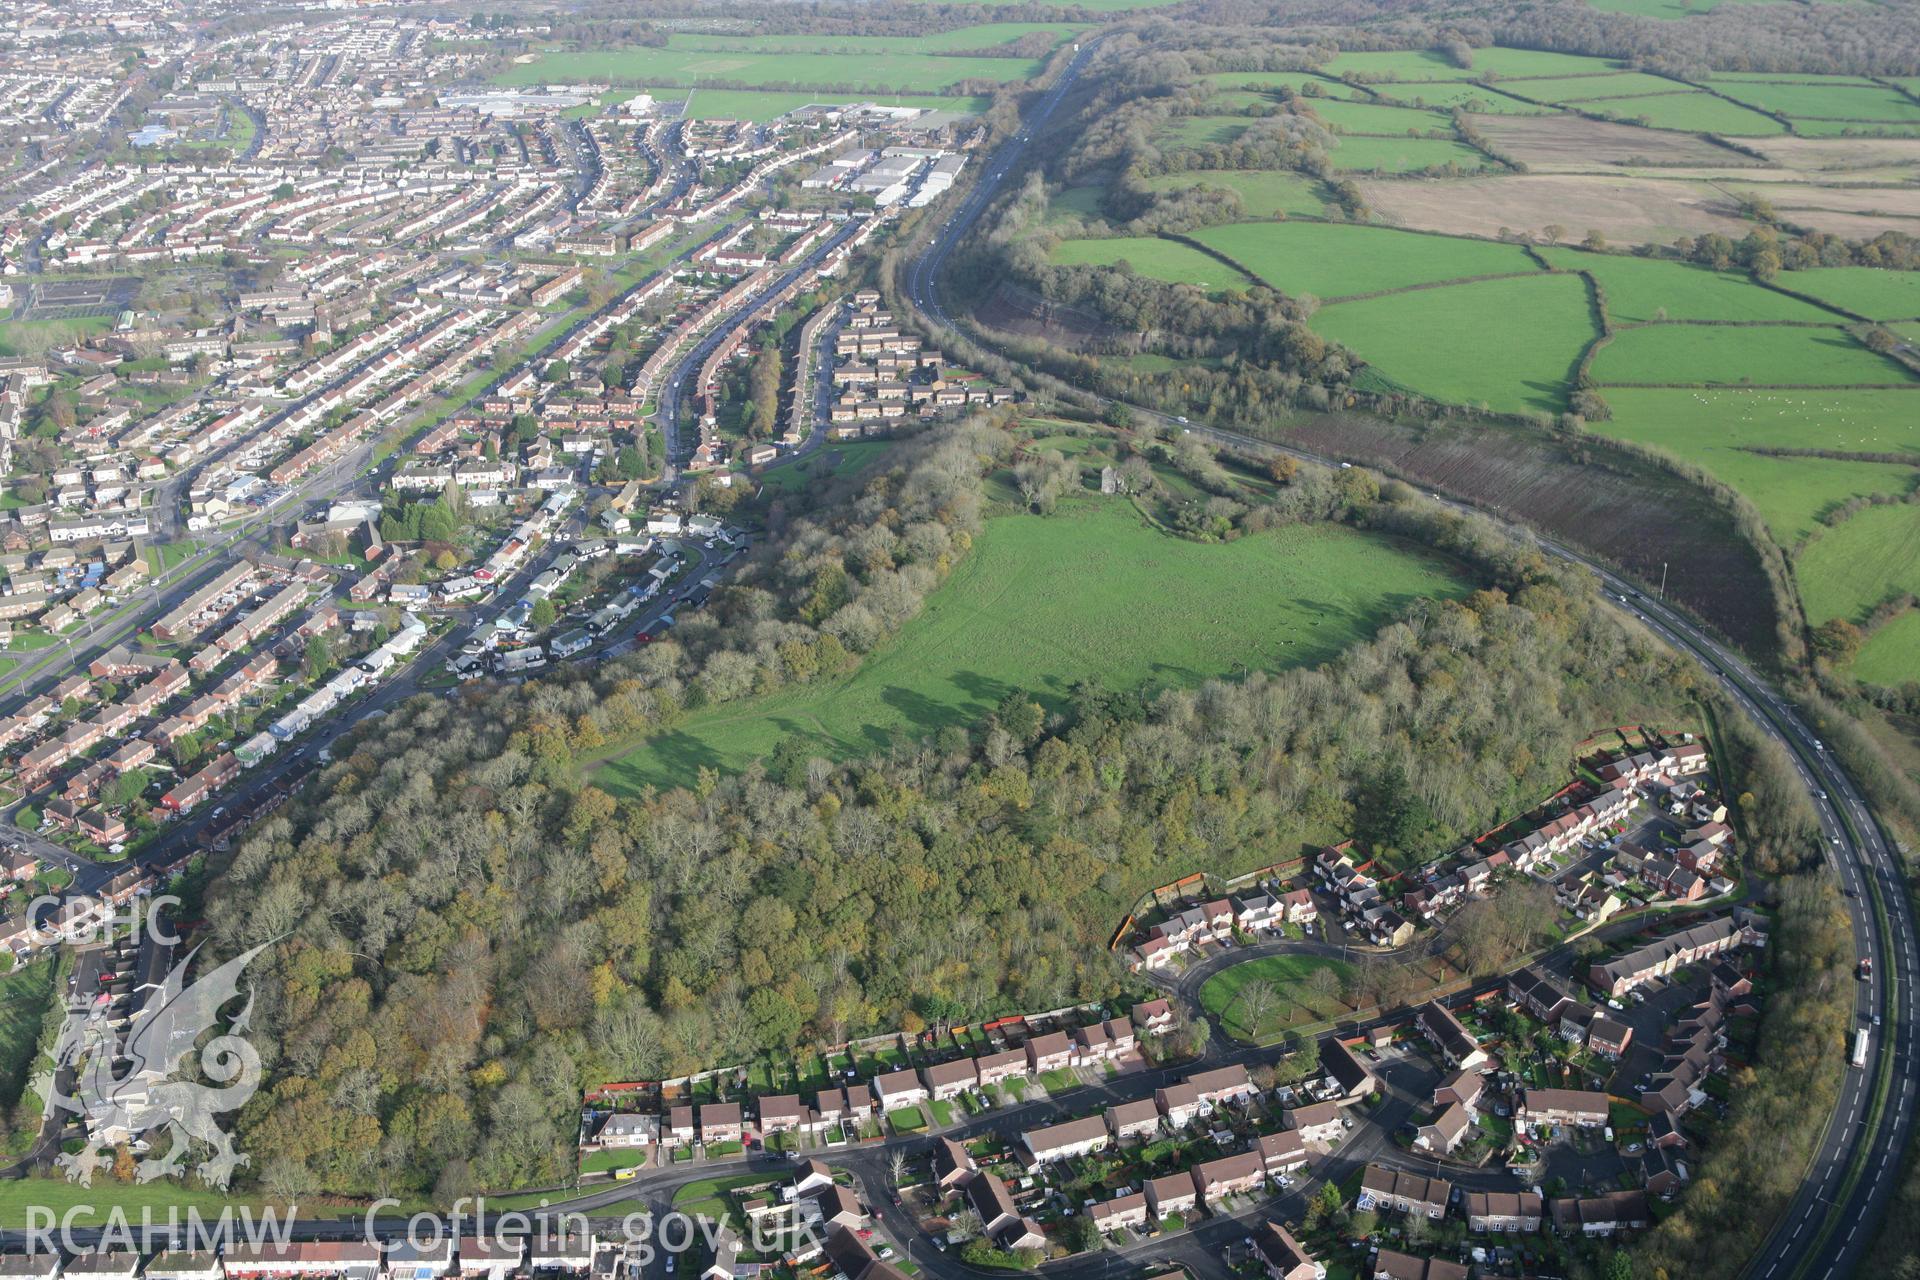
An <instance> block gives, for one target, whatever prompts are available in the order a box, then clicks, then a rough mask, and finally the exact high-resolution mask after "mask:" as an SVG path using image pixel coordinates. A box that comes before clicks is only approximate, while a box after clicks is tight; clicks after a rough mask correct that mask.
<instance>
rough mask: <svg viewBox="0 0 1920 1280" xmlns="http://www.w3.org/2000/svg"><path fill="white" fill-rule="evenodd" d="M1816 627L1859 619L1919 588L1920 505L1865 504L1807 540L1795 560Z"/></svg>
mask: <svg viewBox="0 0 1920 1280" xmlns="http://www.w3.org/2000/svg"><path fill="white" fill-rule="evenodd" d="M1794 567H1795V569H1796V570H1797V571H1798V577H1799V579H1800V599H1801V602H1802V603H1803V604H1804V605H1805V606H1806V609H1807V621H1809V622H1811V623H1812V624H1813V625H1814V626H1816V627H1817V626H1819V625H1820V624H1821V623H1823V622H1825V621H1827V620H1828V619H1830V618H1845V619H1847V620H1848V621H1850V622H1859V621H1861V619H1862V618H1863V617H1864V616H1865V615H1866V613H1867V611H1868V610H1870V609H1872V608H1873V607H1874V606H1875V605H1877V604H1879V603H1880V602H1881V601H1882V600H1883V599H1885V598H1886V597H1887V596H1888V595H1890V594H1893V593H1895V592H1920V507H1915V506H1911V505H1909V504H1907V503H1900V504H1897V505H1893V506H1882V507H1867V508H1866V509H1864V510H1862V511H1860V512H1859V513H1858V514H1856V515H1854V516H1852V517H1851V518H1849V519H1847V520H1844V521H1842V522H1841V523H1840V524H1839V525H1838V526H1837V527H1835V528H1832V529H1828V530H1827V531H1826V532H1825V533H1823V534H1821V535H1820V537H1819V538H1817V539H1815V540H1814V541H1813V542H1811V543H1808V544H1807V546H1806V548H1805V549H1804V550H1803V551H1801V553H1800V558H1799V560H1798V561H1797V562H1796V564H1795V566H1794Z"/></svg>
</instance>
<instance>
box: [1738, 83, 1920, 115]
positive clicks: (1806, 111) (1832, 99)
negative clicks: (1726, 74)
mask: <svg viewBox="0 0 1920 1280" xmlns="http://www.w3.org/2000/svg"><path fill="white" fill-rule="evenodd" d="M1715 87H1716V88H1718V89H1719V90H1720V92H1722V93H1724V94H1726V95H1727V96H1728V97H1729V98H1738V99H1739V100H1740V101H1742V102H1745V103H1750V104H1752V105H1753V106H1756V107H1759V108H1761V109H1762V110H1765V111H1774V112H1778V113H1779V114H1780V115H1783V116H1795V117H1797V116H1806V117H1808V118H1810V119H1819V120H1904V121H1915V122H1920V104H1917V103H1915V102H1913V101H1912V100H1911V99H1909V98H1907V97H1905V96H1904V95H1902V94H1900V93H1897V92H1895V91H1894V90H1892V89H1887V88H1883V87H1881V86H1879V85H1860V84H1829V83H1817V84H1782V83H1755V84H1719V85H1716V86H1715Z"/></svg>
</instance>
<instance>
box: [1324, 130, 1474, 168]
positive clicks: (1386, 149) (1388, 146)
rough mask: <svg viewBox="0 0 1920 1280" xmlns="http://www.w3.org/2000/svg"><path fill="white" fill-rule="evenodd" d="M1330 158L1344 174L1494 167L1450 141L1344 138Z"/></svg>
mask: <svg viewBox="0 0 1920 1280" xmlns="http://www.w3.org/2000/svg"><path fill="white" fill-rule="evenodd" d="M1332 159H1333V167H1334V168H1335V169H1337V170H1343V171H1345V172H1347V173H1418V172H1420V171H1421V170H1423V169H1438V168H1440V167H1442V166H1443V165H1449V164H1450V165H1454V166H1456V167H1458V168H1460V169H1464V170H1467V171H1469V172H1471V171H1473V170H1477V169H1492V168H1497V167H1498V166H1497V165H1496V164H1495V163H1494V162H1493V161H1492V160H1490V159H1488V158H1487V157H1486V156H1484V155H1482V154H1480V153H1479V152H1478V151H1475V150H1474V149H1473V148H1472V147H1470V146H1468V145H1467V144H1466V143H1464V142H1455V141H1453V140H1452V139H1450V138H1362V137H1344V138H1341V139H1340V145H1339V146H1338V147H1336V148H1335V149H1334V151H1333V153H1332Z"/></svg>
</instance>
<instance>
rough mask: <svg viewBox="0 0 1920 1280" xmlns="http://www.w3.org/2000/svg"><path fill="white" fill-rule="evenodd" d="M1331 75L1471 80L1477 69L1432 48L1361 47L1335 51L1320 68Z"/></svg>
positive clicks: (1398, 78)
mask: <svg viewBox="0 0 1920 1280" xmlns="http://www.w3.org/2000/svg"><path fill="white" fill-rule="evenodd" d="M1320 70H1322V71H1324V72H1326V74H1328V75H1330V76H1357V77H1359V78H1360V79H1362V80H1471V79H1473V78H1474V76H1475V75H1476V74H1478V73H1476V72H1475V71H1474V70H1473V69H1471V68H1469V67H1456V66H1454V65H1453V63H1452V62H1450V61H1448V60H1447V57H1446V55H1445V54H1442V53H1440V52H1438V51H1437V50H1433V49H1389V50H1383V51H1373V50H1362V51H1359V52H1354V53H1342V54H1338V55H1336V56H1335V57H1334V58H1332V59H1331V60H1330V61H1328V62H1327V64H1326V65H1325V66H1323V67H1321V68H1320Z"/></svg>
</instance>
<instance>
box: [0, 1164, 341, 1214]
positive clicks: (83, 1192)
mask: <svg viewBox="0 0 1920 1280" xmlns="http://www.w3.org/2000/svg"><path fill="white" fill-rule="evenodd" d="M262 1204H263V1202H262V1201H260V1200H257V1199H252V1198H249V1197H246V1196H235V1197H232V1198H228V1197H227V1196H224V1195H222V1194H220V1193H219V1192H217V1191H206V1190H203V1189H201V1188H199V1187H197V1186H193V1187H189V1186H182V1185H180V1184H178V1183H175V1182H167V1181H161V1182H147V1183H120V1182H115V1181H114V1180H113V1179H111V1178H108V1177H106V1176H104V1175H102V1176H101V1177H100V1178H99V1179H98V1180H96V1182H95V1184H94V1185H93V1186H91V1187H83V1186H81V1185H80V1184H79V1183H77V1182H68V1181H67V1180H66V1179H65V1178H37V1177H34V1178H19V1179H14V1178H8V1179H4V1180H0V1222H7V1223H14V1224H24V1223H26V1222H27V1220H28V1219H27V1214H28V1212H29V1211H32V1210H36V1209H40V1208H45V1209H48V1210H51V1211H52V1212H53V1213H54V1214H55V1215H56V1216H57V1217H58V1219H59V1220H60V1221H61V1222H70V1223H71V1224H72V1225H74V1226H79V1227H86V1226H98V1225H100V1224H101V1223H103V1222H105V1221H106V1220H107V1217H108V1215H109V1214H111V1213H113V1212H114V1211H115V1210H116V1209H118V1210H121V1211H122V1212H124V1213H125V1215H126V1218H127V1220H129V1221H131V1222H135V1223H138V1222H139V1221H140V1220H141V1211H142V1210H150V1211H151V1213H152V1219H153V1221H154V1222H156V1223H159V1222H164V1221H166V1218H167V1210H168V1209H169V1208H178V1209H179V1211H180V1214H181V1216H182V1218H183V1219H184V1217H185V1215H186V1213H187V1211H188V1210H189V1209H197V1210H199V1212H200V1216H201V1217H202V1218H204V1219H206V1221H207V1222H208V1223H209V1224H211V1223H212V1222H213V1220H214V1219H215V1218H217V1217H218V1216H219V1215H220V1211H221V1210H222V1209H231V1210H233V1211H234V1213H235V1214H236V1215H238V1213H239V1212H240V1210H241V1209H242V1208H243V1207H244V1208H248V1209H251V1210H253V1211H254V1212H255V1213H258V1212H259V1211H260V1209H261V1207H262ZM69 1214H71V1215H72V1216H71V1217H70V1218H69V1217H68V1215H69ZM335 1214H338V1215H340V1216H343V1217H344V1216H348V1215H350V1214H352V1215H353V1216H360V1215H357V1214H353V1211H352V1210H350V1209H336V1210H333V1211H332V1213H328V1212H325V1211H322V1212H306V1213H302V1214H300V1217H302V1218H320V1217H330V1216H334V1215H335Z"/></svg>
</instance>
